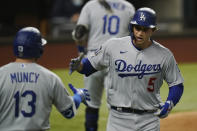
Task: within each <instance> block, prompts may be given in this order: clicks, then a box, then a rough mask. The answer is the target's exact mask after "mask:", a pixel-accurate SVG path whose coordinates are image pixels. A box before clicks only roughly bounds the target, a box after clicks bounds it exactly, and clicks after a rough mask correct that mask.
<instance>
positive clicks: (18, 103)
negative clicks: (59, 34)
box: [0, 27, 89, 131]
mask: <svg viewBox="0 0 197 131" xmlns="http://www.w3.org/2000/svg"><path fill="white" fill-rule="evenodd" d="M45 44H46V40H45V39H43V38H42V37H41V34H40V32H39V30H38V29H36V28H34V27H25V28H23V29H21V30H19V31H18V32H17V34H16V37H15V40H14V54H15V56H16V60H15V62H11V63H9V64H7V65H4V66H2V67H1V68H0V72H1V73H0V130H1V131H41V130H43V131H44V130H47V129H49V128H50V125H49V116H50V112H51V110H52V104H54V105H55V107H56V108H57V110H58V111H59V112H60V113H61V114H62V115H63V116H64V117H65V118H72V117H74V116H75V114H76V109H77V108H78V107H79V105H80V103H81V102H84V103H86V99H87V100H89V94H88V92H87V90H86V89H76V88H74V87H73V86H72V85H71V84H69V87H70V88H71V89H72V91H73V92H74V96H73V97H72V96H70V95H69V94H68V91H67V89H66V88H65V87H64V85H63V83H62V81H61V80H60V78H59V77H58V76H57V75H56V74H54V73H53V72H51V71H49V70H48V69H46V68H44V67H43V66H41V65H38V64H37V63H36V61H37V59H38V58H39V57H40V56H41V55H42V53H43V46H44V45H45Z"/></svg>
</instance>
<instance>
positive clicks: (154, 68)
mask: <svg viewBox="0 0 197 131" xmlns="http://www.w3.org/2000/svg"><path fill="white" fill-rule="evenodd" d="M115 66H116V67H115V69H116V71H117V72H121V73H119V74H118V75H119V76H120V77H130V76H138V78H139V79H142V78H143V76H144V75H151V74H156V73H159V72H161V65H160V64H142V61H141V60H140V61H139V63H138V64H136V65H132V64H127V63H126V61H125V60H122V59H118V60H116V61H115ZM130 72H132V73H130Z"/></svg>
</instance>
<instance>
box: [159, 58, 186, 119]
mask: <svg viewBox="0 0 197 131" xmlns="http://www.w3.org/2000/svg"><path fill="white" fill-rule="evenodd" d="M166 63H167V64H166V65H165V66H164V68H163V70H164V74H165V75H164V76H165V80H166V82H167V83H168V85H169V93H168V97H167V99H166V102H165V103H164V104H160V106H159V108H160V110H158V112H156V114H157V115H158V116H159V117H160V118H165V117H167V116H168V114H169V113H170V111H171V110H172V108H173V107H174V106H176V105H177V103H178V102H179V101H180V99H181V96H182V94H183V91H184V86H183V78H182V76H181V73H180V70H179V68H178V65H177V64H176V61H175V58H174V56H173V55H171V57H170V58H169V60H168V61H166Z"/></svg>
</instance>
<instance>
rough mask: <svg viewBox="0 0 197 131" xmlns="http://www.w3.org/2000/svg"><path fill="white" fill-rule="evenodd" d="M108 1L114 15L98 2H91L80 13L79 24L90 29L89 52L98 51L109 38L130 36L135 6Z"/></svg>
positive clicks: (122, 1)
mask: <svg viewBox="0 0 197 131" xmlns="http://www.w3.org/2000/svg"><path fill="white" fill-rule="evenodd" d="M106 1H107V2H108V3H109V4H110V5H111V8H112V10H113V13H109V12H108V11H106V9H105V8H104V7H103V6H101V5H100V4H99V2H98V0H91V1H89V2H88V3H87V4H86V5H85V6H84V7H83V9H82V11H81V13H80V17H79V20H78V22H77V24H82V25H85V26H86V27H87V28H88V29H89V36H88V50H95V49H97V48H98V47H99V46H100V45H101V44H102V43H103V42H105V41H106V40H108V39H109V38H112V37H123V36H127V35H128V34H129V30H128V25H129V22H130V21H131V18H132V17H133V15H134V13H135V8H134V7H133V5H131V4H130V3H129V2H127V1H125V0H106ZM95 16H96V17H95Z"/></svg>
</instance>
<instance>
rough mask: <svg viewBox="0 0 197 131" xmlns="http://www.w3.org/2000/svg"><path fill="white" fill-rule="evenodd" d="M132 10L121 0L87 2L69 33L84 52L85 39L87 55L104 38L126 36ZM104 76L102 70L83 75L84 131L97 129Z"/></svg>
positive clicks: (101, 42)
mask: <svg viewBox="0 0 197 131" xmlns="http://www.w3.org/2000/svg"><path fill="white" fill-rule="evenodd" d="M134 13H135V8H134V6H133V5H132V4H131V3H129V2H127V1H125V0H91V1H89V2H88V3H87V4H86V5H85V6H84V7H83V9H82V11H81V14H80V17H79V19H78V22H77V27H76V29H75V30H74V34H73V35H74V39H75V40H76V42H77V43H78V44H79V46H78V49H79V52H82V51H84V50H83V47H81V43H84V41H83V40H84V39H87V46H86V49H87V52H86V53H87V55H89V54H91V53H93V52H94V51H95V50H96V49H97V48H98V47H99V46H100V45H101V44H103V43H104V42H105V41H107V40H108V39H110V38H113V37H123V36H127V35H129V30H128V25H129V22H130V21H131V19H132V17H133V15H134ZM83 36H84V37H83ZM85 36H88V37H86V38H85ZM82 46H83V45H82ZM106 76H107V70H103V71H99V72H97V73H95V74H93V75H91V76H90V77H85V78H84V83H85V88H86V89H88V91H89V93H90V97H91V101H90V102H88V105H89V107H87V108H86V122H85V126H86V131H90V130H91V131H96V130H97V121H98V112H99V107H100V105H101V97H102V92H103V88H104V83H105V81H106V79H107V77H106Z"/></svg>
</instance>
